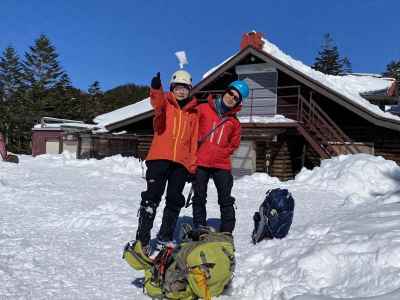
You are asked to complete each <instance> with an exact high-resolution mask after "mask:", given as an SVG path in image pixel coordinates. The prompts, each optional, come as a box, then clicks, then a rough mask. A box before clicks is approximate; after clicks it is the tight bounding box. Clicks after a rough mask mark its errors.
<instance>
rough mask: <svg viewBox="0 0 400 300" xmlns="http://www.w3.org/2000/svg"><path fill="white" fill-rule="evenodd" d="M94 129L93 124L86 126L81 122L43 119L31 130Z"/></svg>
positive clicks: (50, 118)
mask: <svg viewBox="0 0 400 300" xmlns="http://www.w3.org/2000/svg"><path fill="white" fill-rule="evenodd" d="M95 127H96V125H94V124H86V123H83V122H82V121H75V120H65V119H57V118H52V117H43V118H42V119H41V122H40V123H39V124H36V125H34V126H33V128H32V130H35V131H36V130H46V131H48V130H62V129H68V128H69V129H93V128H95Z"/></svg>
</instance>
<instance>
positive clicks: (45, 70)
mask: <svg viewBox="0 0 400 300" xmlns="http://www.w3.org/2000/svg"><path fill="white" fill-rule="evenodd" d="M57 59H58V54H57V53H56V49H55V47H54V46H53V45H52V44H51V42H50V40H49V39H48V38H47V37H46V36H45V35H43V34H42V35H41V36H40V37H39V38H38V39H37V40H35V45H34V46H32V47H30V51H29V52H27V53H25V61H24V70H25V79H26V81H27V84H28V85H29V86H30V87H39V88H41V89H49V88H52V87H54V86H55V85H56V84H57V83H58V81H59V80H60V79H61V78H62V76H63V75H64V71H63V70H62V68H61V67H60V65H59V63H58V61H57Z"/></svg>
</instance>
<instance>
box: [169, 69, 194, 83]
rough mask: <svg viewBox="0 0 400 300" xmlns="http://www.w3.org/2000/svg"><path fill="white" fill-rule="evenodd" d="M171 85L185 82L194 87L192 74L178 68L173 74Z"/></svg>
mask: <svg viewBox="0 0 400 300" xmlns="http://www.w3.org/2000/svg"><path fill="white" fill-rule="evenodd" d="M169 83H170V85H176V84H185V85H188V86H189V87H192V75H190V73H189V72H187V71H185V70H178V71H176V72H175V73H174V74H172V77H171V81H170V82H169Z"/></svg>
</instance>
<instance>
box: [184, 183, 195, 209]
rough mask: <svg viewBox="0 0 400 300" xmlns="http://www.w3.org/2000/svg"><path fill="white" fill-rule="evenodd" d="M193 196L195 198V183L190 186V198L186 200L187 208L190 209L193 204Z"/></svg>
mask: <svg viewBox="0 0 400 300" xmlns="http://www.w3.org/2000/svg"><path fill="white" fill-rule="evenodd" d="M192 196H193V183H192V185H191V186H190V191H189V194H188V196H187V198H186V203H185V208H188V207H189V206H190V205H192V202H191V200H192Z"/></svg>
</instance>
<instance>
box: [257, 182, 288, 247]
mask: <svg viewBox="0 0 400 300" xmlns="http://www.w3.org/2000/svg"><path fill="white" fill-rule="evenodd" d="M293 211H294V199H293V197H292V194H291V193H290V192H289V191H288V190H287V189H279V188H276V189H273V190H268V191H267V193H266V196H265V199H264V202H263V203H262V204H261V206H260V209H259V211H258V212H256V213H255V214H254V216H253V219H254V230H253V234H252V236H251V237H252V240H253V243H254V244H256V243H258V242H260V241H261V240H263V239H272V238H278V239H282V238H284V237H285V236H286V235H287V234H288V232H289V229H290V226H291V225H292V221H293Z"/></svg>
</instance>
